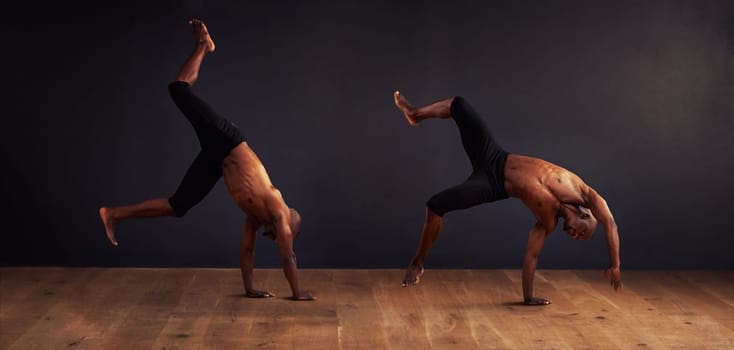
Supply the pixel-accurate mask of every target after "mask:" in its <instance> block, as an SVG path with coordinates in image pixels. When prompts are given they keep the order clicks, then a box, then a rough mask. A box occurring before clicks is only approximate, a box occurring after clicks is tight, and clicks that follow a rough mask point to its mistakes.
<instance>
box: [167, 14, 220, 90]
mask: <svg viewBox="0 0 734 350" xmlns="http://www.w3.org/2000/svg"><path fill="white" fill-rule="evenodd" d="M189 25H191V28H192V29H193V30H194V39H195V40H196V44H195V45H194V52H193V53H192V54H191V56H189V58H188V59H186V62H184V64H183V66H181V69H180V70H179V71H178V74H177V75H176V81H184V82H186V83H188V84H189V85H194V83H195V82H196V80H197V79H198V78H199V68H200V67H201V61H203V60H204V56H205V55H206V54H207V53H209V52H214V48H215V45H214V41H213V40H212V38H211V36H210V35H209V31H208V30H207V28H206V25H205V24H204V22H202V21H200V20H198V19H192V20H190V21H189Z"/></svg>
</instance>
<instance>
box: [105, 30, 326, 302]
mask: <svg viewBox="0 0 734 350" xmlns="http://www.w3.org/2000/svg"><path fill="white" fill-rule="evenodd" d="M189 24H190V25H191V27H192V28H193V31H194V38H195V40H196V44H195V46H194V52H193V53H192V54H191V56H189V58H188V59H187V60H186V62H185V63H184V64H183V66H182V67H181V70H180V71H179V73H178V75H177V76H176V80H175V81H174V82H172V83H171V84H169V85H168V90H169V92H170V94H171V97H172V98H173V101H174V102H175V103H176V105H177V106H178V108H179V109H180V110H181V112H183V114H184V116H186V118H187V119H188V120H189V122H190V123H191V125H192V126H193V127H194V130H195V131H196V136H197V137H198V139H199V143H200V144H201V151H200V152H199V154H198V155H197V156H196V159H195V160H194V162H193V163H192V164H191V166H190V167H189V170H188V171H187V172H186V175H185V176H184V178H183V180H182V181H181V184H180V185H179V187H178V189H177V190H176V192H175V193H174V194H173V196H171V197H170V198H158V199H150V200H147V201H144V202H142V203H138V204H133V205H128V206H122V207H102V208H100V209H99V216H100V217H101V218H102V222H103V223H104V226H105V231H106V232H107V238H108V239H109V240H110V242H111V243H112V244H114V245H117V240H116V239H115V223H117V222H118V221H120V220H125V219H130V218H142V217H159V216H175V217H182V216H183V215H184V214H186V212H187V211H188V210H189V209H191V208H192V207H193V206H194V205H196V204H198V203H199V202H200V201H201V200H202V199H203V198H204V197H205V196H206V195H207V193H209V191H211V189H212V187H214V185H215V184H216V183H217V181H219V178H221V177H222V175H224V182H225V183H226V184H227V189H228V190H229V192H230V193H231V194H232V197H234V200H235V202H236V203H237V205H238V206H239V207H240V209H242V211H244V212H245V213H246V214H247V219H246V220H245V224H244V228H243V231H242V250H241V256H240V267H241V269H242V280H243V282H244V286H245V295H246V296H248V297H253V298H265V297H272V296H274V295H273V294H272V293H270V292H267V291H260V290H256V289H254V288H253V287H252V268H253V263H254V256H255V254H254V249H255V237H256V235H255V233H256V232H257V231H258V230H259V229H260V228H261V227H262V228H263V229H264V235H265V236H266V237H268V238H270V239H273V240H275V242H276V243H277V244H278V248H279V251H280V255H281V258H282V262H283V272H284V273H285V276H286V278H287V279H288V283H289V284H290V287H291V291H292V293H293V296H292V299H294V300H314V299H316V298H315V297H314V296H313V295H311V293H308V292H303V291H301V290H300V289H299V285H298V270H297V263H296V254H295V253H294V252H293V240H294V239H295V238H296V236H297V235H298V232H299V228H300V224H301V218H300V216H299V214H298V212H296V211H295V210H294V209H292V208H289V207H288V205H286V203H285V201H284V200H283V196H282V195H281V193H280V191H278V189H277V188H275V186H273V184H272V183H271V182H270V178H269V177H268V173H267V172H266V171H265V167H264V166H263V164H262V163H261V162H260V159H259V158H258V157H257V155H255V152H253V150H252V149H251V148H250V147H249V146H248V145H247V142H245V138H244V137H243V136H242V133H241V132H240V130H239V129H238V128H237V126H235V125H234V124H232V123H231V122H230V121H228V120H227V119H224V118H222V117H221V116H219V115H218V114H217V113H215V112H214V110H212V108H211V107H210V106H209V105H208V104H207V103H206V102H204V101H203V100H201V99H200V98H199V97H197V96H196V95H195V94H194V93H193V92H192V91H191V86H192V85H193V84H194V82H196V80H197V78H198V76H199V67H200V65H201V62H202V60H203V59H204V56H205V55H206V54H207V53H209V52H214V42H213V41H212V39H211V37H210V36H209V33H208V31H207V28H206V26H205V25H204V23H203V22H201V21H199V20H191V21H189Z"/></svg>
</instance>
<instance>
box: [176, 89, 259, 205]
mask: <svg viewBox="0 0 734 350" xmlns="http://www.w3.org/2000/svg"><path fill="white" fill-rule="evenodd" d="M168 91H169V92H170V94H171V98H172V99H173V102H175V103H176V106H178V109H180V110H181V112H183V114H184V115H185V116H186V119H188V120H189V122H190V123H191V126H193V127H194V130H195V131H196V136H197V137H198V139H199V144H200V145H201V151H200V152H199V154H198V155H197V156H196V159H194V162H193V163H191V166H189V170H188V171H186V175H184V178H183V180H182V181H181V184H180V185H179V186H178V189H177V190H176V193H174V194H173V196H171V197H170V198H168V203H169V204H170V205H171V208H173V212H174V213H175V215H176V217H181V216H184V214H186V212H187V211H189V209H191V208H192V207H193V206H195V205H196V204H198V203H199V202H201V200H202V199H204V197H205V196H206V195H207V194H208V193H209V191H211V190H212V188H213V187H214V185H215V184H216V183H217V181H219V178H221V177H222V161H223V160H224V158H226V157H227V155H229V152H230V151H232V149H233V148H235V147H237V145H239V144H240V143H242V142H244V141H245V138H244V136H242V133H241V132H240V129H239V128H238V127H237V126H236V125H234V123H232V122H230V121H229V120H227V119H225V118H222V117H221V116H219V115H218V114H217V113H216V112H214V110H213V109H212V108H211V107H210V106H209V105H208V104H207V103H206V102H204V100H202V99H200V98H199V97H198V96H196V95H195V94H194V93H193V92H192V91H191V86H190V85H189V84H188V83H186V82H183V81H176V82H173V83H171V84H169V85H168Z"/></svg>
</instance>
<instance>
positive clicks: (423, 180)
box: [0, 0, 734, 268]
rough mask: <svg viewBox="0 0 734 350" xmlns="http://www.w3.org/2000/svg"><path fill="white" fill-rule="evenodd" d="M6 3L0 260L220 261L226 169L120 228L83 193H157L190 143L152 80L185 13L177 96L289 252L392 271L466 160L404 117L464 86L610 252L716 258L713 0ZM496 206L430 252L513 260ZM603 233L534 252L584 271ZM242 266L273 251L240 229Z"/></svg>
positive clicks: (717, 84)
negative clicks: (278, 199) (287, 226)
mask: <svg viewBox="0 0 734 350" xmlns="http://www.w3.org/2000/svg"><path fill="white" fill-rule="evenodd" d="M73 3H74V4H71V5H69V4H66V3H65V4H63V5H62V4H56V5H52V7H42V6H41V5H40V4H26V5H24V6H25V8H23V9H16V10H13V11H12V15H11V19H10V20H9V21H10V22H9V24H6V25H7V26H8V27H9V28H6V29H5V30H4V32H5V33H6V34H4V39H3V40H4V42H5V44H6V47H5V49H4V50H3V52H4V55H3V56H5V57H4V58H3V61H4V62H5V67H4V71H3V76H4V78H5V81H4V84H3V85H4V87H3V91H4V93H3V94H4V98H5V99H7V100H6V102H5V103H4V104H5V112H3V125H4V126H3V128H2V138H1V139H0V142H1V145H2V148H1V149H0V151H2V156H3V158H2V159H3V166H2V171H1V172H0V173H1V174H2V178H1V179H0V180H2V191H3V193H2V194H3V201H4V207H5V209H4V211H3V220H2V223H3V225H2V245H1V247H0V250H1V251H0V253H1V256H0V263H2V264H5V265H70V266H89V265H91V266H237V264H238V253H239V248H238V245H239V240H240V230H241V224H242V223H243V218H244V216H243V214H242V213H241V212H239V210H238V209H237V208H236V206H235V205H234V202H233V200H232V199H231V198H230V197H229V195H228V193H227V192H226V190H225V187H224V185H223V183H222V182H220V183H219V184H218V185H217V186H216V187H215V189H214V190H213V191H212V192H211V194H210V195H209V196H208V197H207V198H206V199H205V200H204V201H203V202H202V203H201V204H200V205H199V206H197V207H195V208H194V209H192V210H191V211H190V212H189V213H188V214H187V216H186V217H184V218H183V219H172V218H161V219H151V220H138V221H128V222H123V223H121V224H120V225H119V226H118V238H119V241H120V246H119V247H116V248H115V247H112V246H111V245H110V244H109V243H108V242H107V240H106V238H105V236H104V233H103V228H102V224H101V223H100V221H99V219H98V217H97V208H98V207H99V206H100V205H121V204H128V203H132V202H136V201H140V200H143V199H147V198H151V197H166V196H168V195H170V194H171V193H172V192H173V191H174V190H175V188H176V186H177V185H178V183H179V181H180V179H181V177H182V176H183V174H184V172H185V170H186V169H187V167H188V166H189V163H190V162H191V160H192V159H193V158H194V156H195V155H196V153H197V147H198V144H197V141H196V139H195V136H194V133H193V131H192V129H191V127H190V126H189V125H188V124H187V122H186V120H185V119H184V118H183V116H182V115H181V114H180V113H179V111H178V110H177V109H176V107H175V106H174V104H173V103H172V102H171V101H170V99H169V97H168V94H167V91H166V84H167V83H168V82H169V81H170V80H171V79H172V78H173V77H174V75H175V73H176V71H177V69H178V67H179V66H180V64H181V63H182V62H183V60H184V59H185V58H186V56H187V55H188V54H189V53H190V51H191V47H192V38H191V34H190V29H189V28H188V27H187V26H186V20H187V18H189V17H191V16H196V17H200V18H202V19H204V20H205V21H206V22H207V23H208V25H209V27H210V29H211V31H212V34H213V37H214V39H215V40H216V42H217V48H218V50H217V52H216V53H215V54H213V55H210V56H208V57H207V58H206V60H205V62H204V65H203V69H202V74H201V78H200V81H199V82H198V84H197V85H196V86H195V89H196V91H197V92H198V93H199V94H200V95H201V96H202V97H204V98H205V99H207V100H208V101H209V102H210V103H211V104H212V105H213V106H214V107H215V108H216V109H217V110H218V111H219V112H220V113H222V114H223V115H225V116H226V117H228V118H230V119H232V120H233V121H235V122H236V123H237V124H239V125H240V126H241V127H242V129H243V131H244V132H245V134H246V136H247V138H248V141H249V142H250V144H251V146H252V147H253V148H254V150H255V151H256V152H257V153H258V154H259V155H260V157H261V158H262V160H263V162H264V164H265V166H266V167H267V169H268V171H269V173H270V175H271V177H272V179H273V181H274V183H275V184H276V185H277V186H278V187H280V189H281V190H282V191H283V193H284V195H285V198H286V200H287V202H288V203H289V204H290V205H292V206H294V207H296V208H298V209H299V210H300V211H301V213H302V215H303V218H304V222H303V231H302V234H301V237H299V240H298V241H297V243H296V248H297V252H298V253H299V261H300V263H301V266H303V267H339V268H342V267H343V268H357V267H359V268H366V267H403V266H405V265H406V264H407V263H408V261H409V259H410V258H411V257H412V254H413V253H414V251H415V248H416V245H417V242H418V238H419V233H420V229H421V226H422V220H423V215H424V202H425V200H426V199H427V198H428V197H430V195H432V194H433V193H435V192H437V191H439V190H442V189H444V188H446V187H448V186H451V185H454V184H456V183H459V182H461V181H463V179H464V178H465V176H467V175H468V173H469V171H470V167H469V163H468V161H467V160H466V157H465V155H464V153H463V150H462V148H461V144H460V139H459V135H458V132H457V130H456V127H455V125H454V124H453V123H452V122H450V121H437V120H433V121H429V122H426V123H424V124H423V125H421V126H420V127H418V128H410V127H408V125H407V124H406V122H405V120H404V118H403V117H402V115H401V114H400V113H399V112H398V111H397V110H396V109H395V108H394V107H393V104H392V97H391V93H392V91H393V90H394V89H400V90H401V91H403V92H404V94H405V95H406V96H408V97H409V98H410V99H411V100H412V101H413V102H415V103H418V104H422V103H428V102H432V101H434V100H436V99H439V98H444V97H448V96H451V95H462V96H464V97H466V98H467V99H468V100H469V101H471V103H472V104H473V105H474V106H475V108H476V109H477V110H478V111H480V112H481V113H482V114H483V115H484V116H485V117H486V118H487V120H488V121H489V123H490V125H491V128H492V129H493V131H494V134H495V136H496V138H497V140H498V141H499V143H500V144H501V145H502V146H504V147H505V148H506V149H507V150H509V151H511V152H514V153H521V154H527V155H532V156H537V157H541V158H544V159H547V160H549V161H551V162H554V163H557V164H559V165H561V166H564V167H567V168H568V169H570V170H572V171H574V172H576V173H577V174H579V175H580V176H581V177H582V178H583V179H585V180H586V181H587V182H588V183H589V184H590V185H591V186H593V187H595V188H596V189H597V190H598V191H599V192H600V193H601V194H602V195H603V196H605V197H606V199H607V201H608V203H609V204H610V206H611V208H612V211H613V213H614V214H615V217H616V219H617V221H618V223H619V228H620V236H621V242H622V264H623V267H626V268H731V267H732V266H734V258H733V257H732V254H731V253H730V251H731V249H732V248H731V247H732V245H734V238H733V236H732V234H733V233H734V232H733V231H732V229H731V222H732V218H731V214H732V207H733V206H732V204H731V200H732V195H733V194H734V193H733V192H734V191H733V189H734V187H733V186H732V184H731V180H730V177H731V176H730V173H731V172H732V169H733V167H734V157H733V156H732V155H731V152H732V150H733V149H734V141H732V137H731V133H732V126H733V124H734V122H733V116H734V102H733V101H734V100H733V98H732V97H733V96H734V21H733V19H734V11H733V10H734V6H733V4H732V3H731V2H730V1H718V2H717V1H616V0H615V1H540V2H536V1H533V2H518V1H507V2H491V3H490V2H481V1H477V2H466V1H440V2H439V1H436V2H427V3H423V4H421V3H417V2H416V3H409V2H402V1H360V2H354V1H333V2H298V3H296V2H292V3H283V2H273V4H269V3H268V4H266V3H265V2H258V3H246V2H242V1H227V2H209V1H206V2H205V1H155V2H152V3H154V4H152V5H151V4H149V2H147V1H127V2H124V3H122V2H120V3H115V4H114V5H111V4H110V3H106V4H105V5H100V4H94V5H80V4H78V3H76V2H73ZM532 224H533V218H532V216H531V215H530V213H529V212H528V211H527V210H526V209H525V208H524V207H523V206H522V205H521V203H520V202H519V201H517V200H515V199H510V200H507V201H502V202H497V203H492V204H485V205H482V206H479V207H476V208H473V209H470V210H466V211H462V212H455V213H450V214H448V215H447V216H446V218H445V228H444V231H443V233H442V235H441V236H440V238H439V240H438V242H437V244H436V245H435V247H434V249H433V251H432V252H431V254H430V256H429V259H428V262H427V266H428V267H432V268H437V267H452V268H456V267H473V268H507V267H512V268H516V267H519V266H520V262H521V257H522V253H523V250H524V246H525V241H526V236H527V232H528V229H529V228H530V226H531V225H532ZM607 263H608V257H607V252H606V243H605V240H604V235H603V233H602V231H601V230H600V231H599V232H597V235H596V236H595V237H594V239H593V240H592V241H591V242H577V241H574V240H572V239H570V238H568V237H567V236H565V234H564V233H563V232H562V231H560V230H558V231H557V232H556V233H555V234H553V235H552V236H551V237H550V238H549V239H548V240H547V243H546V247H545V249H544V252H543V254H542V256H541V262H540V266H541V267H543V268H548V267H557V268H566V267H573V268H603V267H605V266H606V264H607ZM257 264H258V266H261V267H265V266H277V265H278V258H277V250H276V249H275V245H274V244H273V243H272V242H270V241H268V240H263V239H260V240H259V243H258V258H257Z"/></svg>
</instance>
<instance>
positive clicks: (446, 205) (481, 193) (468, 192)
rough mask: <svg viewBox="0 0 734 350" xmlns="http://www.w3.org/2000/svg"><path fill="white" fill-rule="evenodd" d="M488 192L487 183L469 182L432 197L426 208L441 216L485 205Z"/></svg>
mask: <svg viewBox="0 0 734 350" xmlns="http://www.w3.org/2000/svg"><path fill="white" fill-rule="evenodd" d="M490 190H491V188H490V186H489V184H488V183H487V182H484V181H477V180H470V181H466V182H464V183H462V184H460V185H457V186H454V187H451V188H448V189H445V190H443V191H441V192H439V193H437V194H435V195H433V197H431V198H430V199H429V200H428V202H427V203H426V206H428V208H429V209H431V211H433V212H434V213H436V214H438V215H441V216H443V215H444V214H445V213H448V212H450V211H454V210H459V209H466V208H471V207H473V206H476V205H479V204H482V203H485V202H486V201H487V197H488V195H487V194H488V192H489V191H490Z"/></svg>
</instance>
